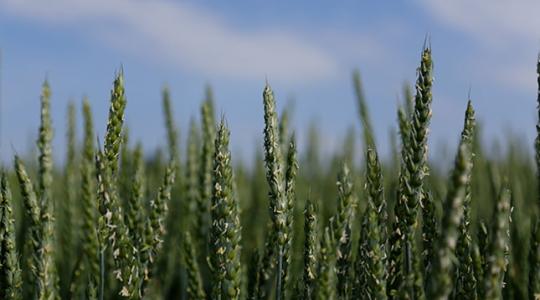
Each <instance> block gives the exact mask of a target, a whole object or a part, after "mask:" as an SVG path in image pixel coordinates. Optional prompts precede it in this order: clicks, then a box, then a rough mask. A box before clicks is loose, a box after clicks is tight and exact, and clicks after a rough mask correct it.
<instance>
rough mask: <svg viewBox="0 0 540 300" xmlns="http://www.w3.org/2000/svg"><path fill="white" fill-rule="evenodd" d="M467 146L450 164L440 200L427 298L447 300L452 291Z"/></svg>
mask: <svg viewBox="0 0 540 300" xmlns="http://www.w3.org/2000/svg"><path fill="white" fill-rule="evenodd" d="M469 148H470V147H469V145H467V144H464V143H462V144H461V145H460V147H459V150H458V154H457V157H456V160H455V163H454V171H453V172H452V178H451V182H450V184H451V186H450V188H449V191H448V195H447V199H446V202H445V203H444V215H443V219H442V226H441V235H440V237H439V240H438V241H437V246H436V248H435V251H436V253H435V257H434V259H435V261H434V262H433V271H432V272H431V276H430V277H429V278H430V280H429V287H428V298H429V299H447V298H448V296H449V295H450V293H451V291H452V286H453V285H452V284H453V283H452V280H453V273H452V271H453V260H454V251H455V248H456V243H457V239H458V236H459V231H458V228H459V224H460V223H461V220H462V218H463V202H464V199H465V196H466V187H467V182H468V181H469V178H470V177H469V176H470V172H471V167H472V163H471V154H470V149H469Z"/></svg>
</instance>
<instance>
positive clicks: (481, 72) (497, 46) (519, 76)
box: [417, 0, 540, 91]
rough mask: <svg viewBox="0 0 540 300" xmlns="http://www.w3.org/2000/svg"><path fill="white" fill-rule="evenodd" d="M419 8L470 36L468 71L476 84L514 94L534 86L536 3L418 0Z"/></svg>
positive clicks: (539, 41)
mask: <svg viewBox="0 0 540 300" xmlns="http://www.w3.org/2000/svg"><path fill="white" fill-rule="evenodd" d="M417 4H419V7H422V8H423V9H425V11H426V12H427V13H428V15H430V16H431V17H432V19H433V20H434V21H435V22H437V23H440V24H442V25H443V26H445V27H447V28H450V29H452V30H456V31H459V32H462V33H464V34H466V35H468V36H470V37H471V38H472V39H473V40H474V41H475V42H476V44H477V45H478V48H475V49H470V51H474V52H473V53H474V55H473V56H472V57H473V58H471V62H470V63H468V64H467V65H466V66H464V67H465V68H469V69H470V70H469V71H470V73H472V74H474V75H475V77H476V79H478V80H484V81H485V80H488V81H491V82H490V83H491V84H492V83H493V82H496V83H497V84H500V85H503V86H507V87H510V88H513V89H515V90H521V91H530V90H534V89H535V86H536V76H535V74H534V72H535V71H536V70H535V64H534V63H535V61H534V60H535V58H536V53H537V52H538V50H540V18H538V12H539V11H540V2H539V1H533V0H524V1H502V0H483V1H481V0H476V1H465V0H452V1H445V0H419V1H417Z"/></svg>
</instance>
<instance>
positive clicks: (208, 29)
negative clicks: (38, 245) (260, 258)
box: [0, 0, 540, 164]
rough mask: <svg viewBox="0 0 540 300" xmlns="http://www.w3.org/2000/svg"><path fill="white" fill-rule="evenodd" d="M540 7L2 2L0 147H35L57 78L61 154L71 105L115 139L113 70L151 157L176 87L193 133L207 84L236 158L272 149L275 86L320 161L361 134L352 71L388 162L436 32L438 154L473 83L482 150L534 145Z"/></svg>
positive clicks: (161, 140) (182, 118)
mask: <svg viewBox="0 0 540 300" xmlns="http://www.w3.org/2000/svg"><path fill="white" fill-rule="evenodd" d="M503 5H504V6H503ZM538 11H540V2H534V1H520V3H519V4H518V3H507V2H504V1H474V2H470V1H461V0H459V1H442V0H440V1H439V0H429V1H427V0H426V1H396V2H395V3H388V2H385V4H378V3H376V2H374V1H352V0H351V1H340V4H339V5H336V4H335V3H334V2H331V1H319V2H318V3H316V2H313V1H293V2H291V1H271V2H270V1H234V2H230V1H226V2H225V1H223V2H219V1H191V2H190V1H162V0H157V1H127V0H115V1H105V0H93V1H74V0H49V1H24V0H23V1H20V0H0V49H1V56H2V57H1V60H2V61H1V67H0V68H1V69H0V73H1V77H2V79H1V86H2V87H1V92H0V93H1V99H2V100H1V115H0V120H1V121H0V122H1V138H0V141H1V142H0V153H1V154H0V156H1V158H2V159H3V160H4V161H10V160H11V159H12V157H13V154H14V150H15V151H18V152H24V151H27V150H28V149H29V148H30V147H31V146H32V147H33V145H34V143H35V139H36V136H37V128H38V122H39V94H40V88H41V84H42V82H43V80H44V79H45V78H48V80H49V81H50V84H51V87H52V92H53V98H52V101H53V103H52V107H53V120H54V127H55V130H56V132H55V141H54V147H55V151H54V153H55V155H57V157H56V159H57V161H62V160H63V155H64V152H65V131H66V107H67V103H68V101H74V102H75V103H77V105H78V107H80V103H81V99H82V97H83V96H88V97H89V99H90V100H91V103H92V106H93V110H94V113H95V117H96V125H97V126H98V133H99V135H100V136H101V137H102V136H103V135H104V131H105V130H104V129H105V124H106V115H107V110H108V102H109V93H110V88H111V86H112V80H113V77H114V73H115V72H116V71H117V70H118V69H119V68H120V67H121V66H123V68H124V72H125V77H126V93H127V98H128V107H127V111H126V118H127V119H126V121H127V125H128V127H129V129H130V134H131V141H133V142H135V141H137V140H141V141H143V143H144V145H145V148H146V152H147V153H150V152H151V151H154V150H155V149H156V148H157V147H158V146H160V145H161V146H164V145H166V136H165V129H164V126H163V118H162V107H161V89H162V88H163V86H164V85H168V86H169V87H170V89H171V93H172V100H173V103H174V111H175V116H176V120H177V122H178V124H179V126H180V129H181V136H182V140H184V139H185V137H186V136H187V130H188V123H189V120H190V118H191V117H192V116H193V117H196V118H198V117H199V105H200V102H201V100H202V99H203V98H204V93H205V92H204V91H205V86H206V85H210V86H211V87H212V88H213V91H214V95H215V100H216V105H217V113H218V114H224V115H225V116H226V118H227V121H228V123H229V126H230V128H231V131H232V137H231V140H232V148H233V151H234V157H233V159H235V160H237V161H238V160H245V161H246V162H249V161H250V160H252V158H253V157H254V154H253V153H254V151H255V150H261V149H262V129H263V108H262V89H263V87H264V84H265V80H267V81H268V82H269V83H270V85H271V86H272V87H273V89H274V91H275V93H276V97H277V101H278V105H279V110H282V109H283V108H284V107H286V106H288V105H289V106H290V107H291V109H292V111H293V117H292V119H291V122H292V124H291V126H292V128H294V129H295V130H296V132H297V136H298V138H299V147H300V148H301V149H302V148H304V147H305V145H306V144H307V140H308V138H307V137H308V135H309V134H308V132H309V129H310V128H317V129H318V130H319V132H320V139H319V142H320V144H321V146H322V147H323V148H322V152H323V155H324V153H331V152H334V151H335V150H337V149H339V148H340V147H341V145H342V140H343V139H344V138H345V137H346V134H347V132H348V131H349V128H354V130H355V131H356V132H357V133H358V134H357V135H358V137H360V130H359V128H360V127H359V121H358V117H357V110H356V106H355V105H356V104H355V101H356V100H355V97H354V89H353V85H352V79H351V75H352V71H353V70H354V69H358V70H359V71H360V73H361V76H362V80H363V83H364V86H365V94H366V97H367V100H368V103H369V105H370V112H371V118H372V122H373V127H374V129H375V132H376V134H377V143H378V144H379V149H380V151H381V152H382V153H381V154H382V155H383V156H385V157H388V156H389V155H390V146H389V143H390V142H389V140H390V138H389V135H390V132H392V130H393V129H392V128H395V127H396V126H397V125H396V107H397V104H398V102H400V101H402V100H403V93H402V90H403V86H404V84H407V83H408V84H413V83H414V80H415V69H416V66H417V65H418V63H419V58H420V51H421V49H422V45H423V43H424V39H425V37H426V35H429V36H431V45H432V48H433V57H434V65H435V69H434V70H435V80H436V82H435V86H434V102H433V119H432V120H433V121H432V126H431V135H430V143H431V146H432V147H431V150H430V151H431V153H430V155H431V158H433V159H435V160H436V161H438V162H441V163H443V164H444V163H447V162H449V161H451V157H452V156H453V155H452V154H451V153H453V151H454V148H455V145H457V141H458V137H459V133H460V130H461V125H462V120H463V117H462V116H463V112H464V110H465V105H466V101H467V95H468V93H469V90H470V91H471V98H472V99H473V103H474V106H475V108H476V111H477V117H478V120H479V121H480V123H481V125H482V128H483V139H484V143H485V144H487V145H489V146H492V145H496V141H497V140H499V139H501V140H502V139H505V138H506V137H507V136H508V135H510V134H512V133H517V136H519V137H520V138H522V139H523V141H522V142H523V143H524V144H523V145H526V146H527V147H529V148H530V149H532V144H533V139H534V133H535V127H534V126H535V122H536V117H535V107H536V93H537V92H536V91H537V90H536V59H537V52H538V50H539V49H540V39H539V38H540V19H539V18H538ZM77 112H78V113H79V112H80V109H77ZM79 130H80V128H79ZM394 131H395V129H394ZM349 132H350V131H349ZM512 135H513V134H512ZM79 136H80V135H79ZM357 140H358V141H359V140H360V138H358V139H357ZM494 149H497V147H488V151H497V150H494ZM503 150H504V149H503ZM445 153H449V154H448V155H447V154H445ZM358 156H359V159H360V156H361V155H358Z"/></svg>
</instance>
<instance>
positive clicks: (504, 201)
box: [480, 188, 511, 300]
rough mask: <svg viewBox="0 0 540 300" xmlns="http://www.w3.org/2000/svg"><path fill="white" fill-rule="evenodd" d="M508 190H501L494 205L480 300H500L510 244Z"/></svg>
mask: <svg viewBox="0 0 540 300" xmlns="http://www.w3.org/2000/svg"><path fill="white" fill-rule="evenodd" d="M510 216H511V207H510V190H508V189H506V188H503V189H502V191H501V192H500V194H499V198H498V199H497V201H496V203H495V212H494V216H493V223H492V227H491V237H490V244H489V246H488V259H487V267H486V271H485V272H486V273H485V275H484V282H483V284H484V294H483V295H480V297H481V298H482V299H487V300H491V299H501V298H502V289H503V274H504V273H505V271H506V268H507V265H508V257H507V256H508V251H509V243H510V236H509V230H510V219H511V218H510Z"/></svg>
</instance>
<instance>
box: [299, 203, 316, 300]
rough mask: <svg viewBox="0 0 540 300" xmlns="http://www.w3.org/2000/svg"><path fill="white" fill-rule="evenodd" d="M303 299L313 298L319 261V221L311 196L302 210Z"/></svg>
mask: <svg viewBox="0 0 540 300" xmlns="http://www.w3.org/2000/svg"><path fill="white" fill-rule="evenodd" d="M304 232H305V239H304V274H303V279H304V293H303V294H304V299H313V296H314V293H315V287H316V281H317V274H318V270H319V262H320V241H319V222H318V217H317V210H316V206H315V205H314V203H313V201H312V200H311V198H308V199H307V201H306V209H305V211H304Z"/></svg>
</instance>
